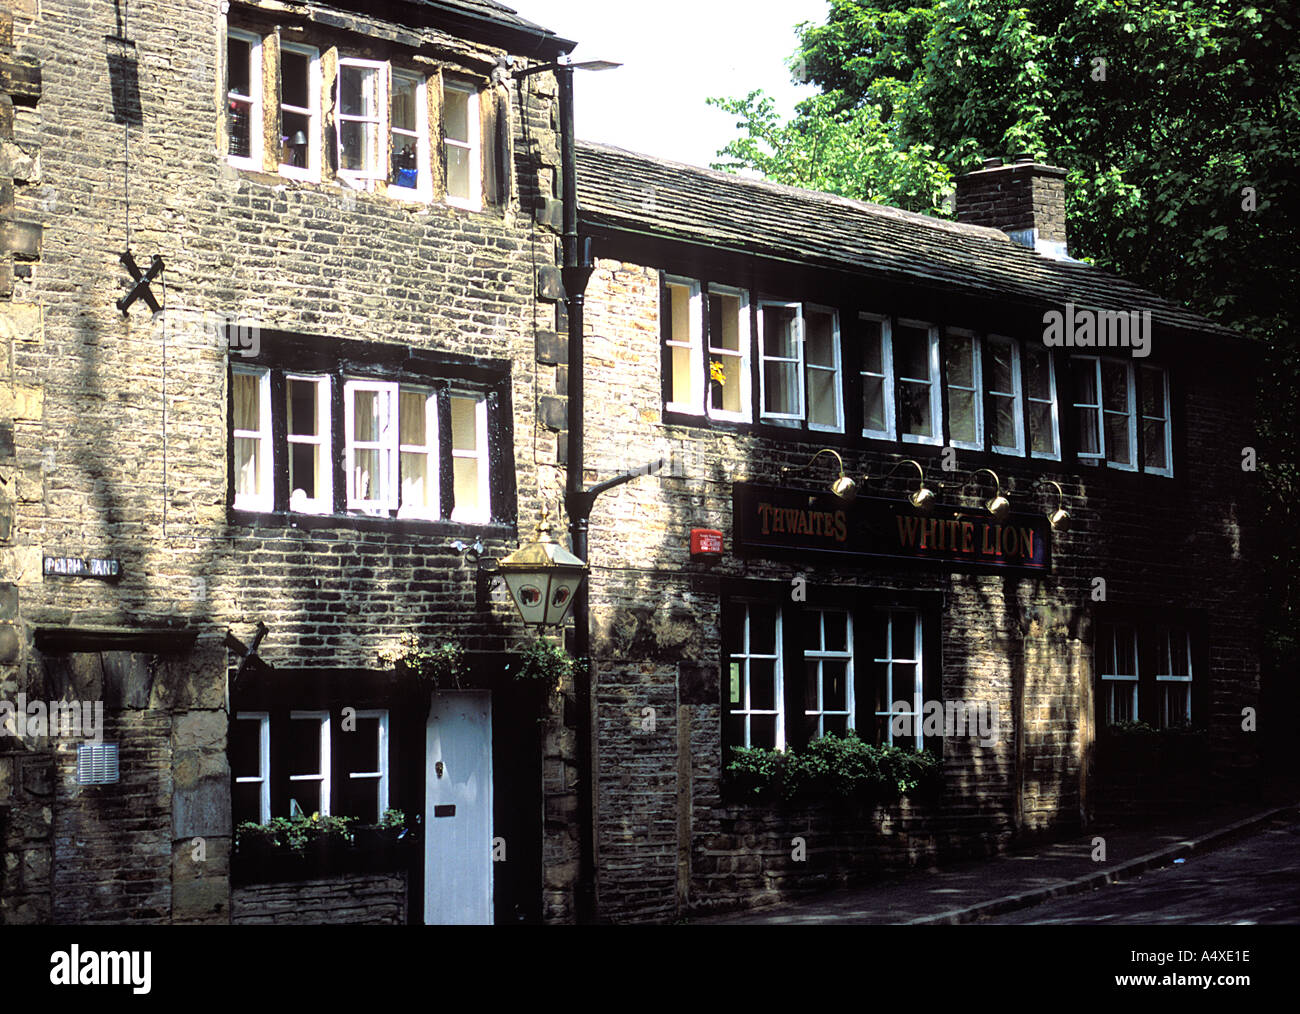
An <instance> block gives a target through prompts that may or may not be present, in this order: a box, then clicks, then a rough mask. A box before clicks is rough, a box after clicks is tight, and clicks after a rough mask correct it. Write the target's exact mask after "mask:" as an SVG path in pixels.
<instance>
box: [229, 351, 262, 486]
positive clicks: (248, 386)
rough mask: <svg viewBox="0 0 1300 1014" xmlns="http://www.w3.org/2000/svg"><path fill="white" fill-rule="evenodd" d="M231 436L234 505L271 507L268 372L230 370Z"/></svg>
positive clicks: (242, 369)
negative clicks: (232, 446)
mask: <svg viewBox="0 0 1300 1014" xmlns="http://www.w3.org/2000/svg"><path fill="white" fill-rule="evenodd" d="M230 383H231V430H232V433H231V437H232V440H233V442H234V459H235V462H234V464H235V506H236V507H238V508H240V509H241V510H256V511H268V510H270V509H271V503H272V491H271V374H270V371H269V370H255V369H247V368H236V369H234V370H233V371H232V373H231V378H230Z"/></svg>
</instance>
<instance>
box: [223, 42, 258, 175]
mask: <svg viewBox="0 0 1300 1014" xmlns="http://www.w3.org/2000/svg"><path fill="white" fill-rule="evenodd" d="M230 39H238V40H239V41H240V42H247V43H248V44H249V50H248V77H249V82H248V86H249V89H250V91H251V92H252V94H251V95H240V94H239V93H237V92H233V93H232V92H231V90H230V42H229V40H230ZM226 40H227V41H226V96H225V114H226V117H227V119H226V161H227V162H229V163H230V164H231V165H233V166H235V167H236V168H238V169H253V170H257V171H258V172H260V171H261V169H262V158H263V150H264V148H265V142H264V140H263V137H262V120H263V114H262V37H261V36H260V35H258V34H257V33H255V32H246V31H244V30H243V29H241V28H227V29H226ZM232 94H233V95H234V96H235V98H237V99H239V100H240V101H241V102H247V103H249V112H248V121H249V123H248V157H247V158H245V157H244V156H242V155H231V154H230V120H229V117H230V97H231V95H232Z"/></svg>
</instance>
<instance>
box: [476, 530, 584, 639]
mask: <svg viewBox="0 0 1300 1014" xmlns="http://www.w3.org/2000/svg"><path fill="white" fill-rule="evenodd" d="M498 568H499V570H500V573H501V576H502V577H503V578H504V579H505V582H506V588H508V589H509V590H510V597H511V598H512V599H514V603H515V608H516V609H518V610H519V615H520V616H521V617H522V618H523V621H524V623H527V624H529V625H531V626H539V627H558V626H559V625H560V624H562V623H563V622H564V621H565V619H566V618H567V617H568V615H569V610H570V609H572V608H573V599H574V596H575V595H576V593H577V591H578V586H579V585H580V584H582V580H583V578H584V577H586V575H587V565H586V564H585V563H583V562H582V561H581V560H580V559H578V558H577V557H576V556H574V555H573V554H572V553H570V552H569V551H568V550H567V549H565V548H564V547H563V546H561V545H560V544H559V543H558V542H556V541H555V540H554V538H553V537H552V536H551V534H550V531H549V530H548V529H539V531H538V533H537V536H535V541H533V542H530V543H529V544H528V545H526V546H520V547H519V549H517V550H515V551H514V552H513V553H511V554H510V555H509V556H507V557H506V558H505V559H504V560H502V561H501V563H500V564H499V565H498Z"/></svg>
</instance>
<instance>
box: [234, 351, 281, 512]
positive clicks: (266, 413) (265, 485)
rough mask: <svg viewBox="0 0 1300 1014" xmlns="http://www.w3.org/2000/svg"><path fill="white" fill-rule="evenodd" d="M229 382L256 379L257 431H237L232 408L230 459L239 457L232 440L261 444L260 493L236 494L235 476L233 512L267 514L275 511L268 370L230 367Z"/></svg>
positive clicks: (237, 491)
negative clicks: (237, 379)
mask: <svg viewBox="0 0 1300 1014" xmlns="http://www.w3.org/2000/svg"><path fill="white" fill-rule="evenodd" d="M230 369H231V380H232V386H233V380H234V377H235V376H239V375H242V376H247V377H256V378H257V382H258V384H257V403H258V410H257V421H258V428H257V429H255V430H237V429H235V427H234V418H233V416H234V406H233V405H232V406H231V416H232V418H231V421H230V422H231V426H230V434H231V436H230V453H231V457H232V460H233V461H235V462H236V463H237V462H238V458H237V457H235V447H236V444H235V441H237V440H257V441H259V442H260V443H261V454H260V456H259V459H258V460H259V465H258V483H257V484H258V486H259V487H260V488H261V490H262V492H261V493H260V494H256V495H251V494H248V493H240V492H239V479H238V477H237V476H236V477H235V478H234V479H233V482H234V484H235V494H234V506H235V509H236V510H244V511H258V512H261V513H268V512H270V511H272V510H274V509H275V489H274V483H273V478H272V477H273V476H274V471H273V470H272V459H273V452H274V448H273V447H272V441H271V371H270V370H269V369H266V368H265V367H258V366H235V365H232V366H231V368H230Z"/></svg>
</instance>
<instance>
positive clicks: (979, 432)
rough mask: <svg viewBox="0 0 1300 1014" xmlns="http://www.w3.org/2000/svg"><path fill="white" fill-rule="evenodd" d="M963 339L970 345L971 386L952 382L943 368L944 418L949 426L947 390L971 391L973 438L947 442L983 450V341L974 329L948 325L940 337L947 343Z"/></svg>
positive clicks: (950, 420)
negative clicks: (973, 416) (973, 410)
mask: <svg viewBox="0 0 1300 1014" xmlns="http://www.w3.org/2000/svg"><path fill="white" fill-rule="evenodd" d="M958 339H960V340H963V341H966V342H967V343H969V345H970V361H971V383H972V384H973V385H974V386H973V387H966V386H965V385H964V384H954V383H953V382H952V380H951V378H949V377H948V376H947V373H948V371H947V370H946V369H945V370H944V385H943V390H944V413H945V415H944V418H945V419H946V420H947V422H948V426H949V428H951V426H952V412H950V411H948V408H949V406H948V392H949V391H969V392H970V393H971V402H972V403H973V404H974V406H975V439H974V440H973V441H972V440H956V439H949V441H948V443H949V444H950V445H951V446H953V447H960V448H962V449H963V450H968V451H982V450H984V372H983V371H984V364H983V354H984V348H983V343H982V342H981V341H980V340H979V335H977V334H976V333H975V332H974V331H968V330H966V329H965V328H960V327H950V328H945V329H944V331H943V335H942V338H941V342H942V344H945V345H946V344H947V343H948V342H949V341H950V340H958Z"/></svg>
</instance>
